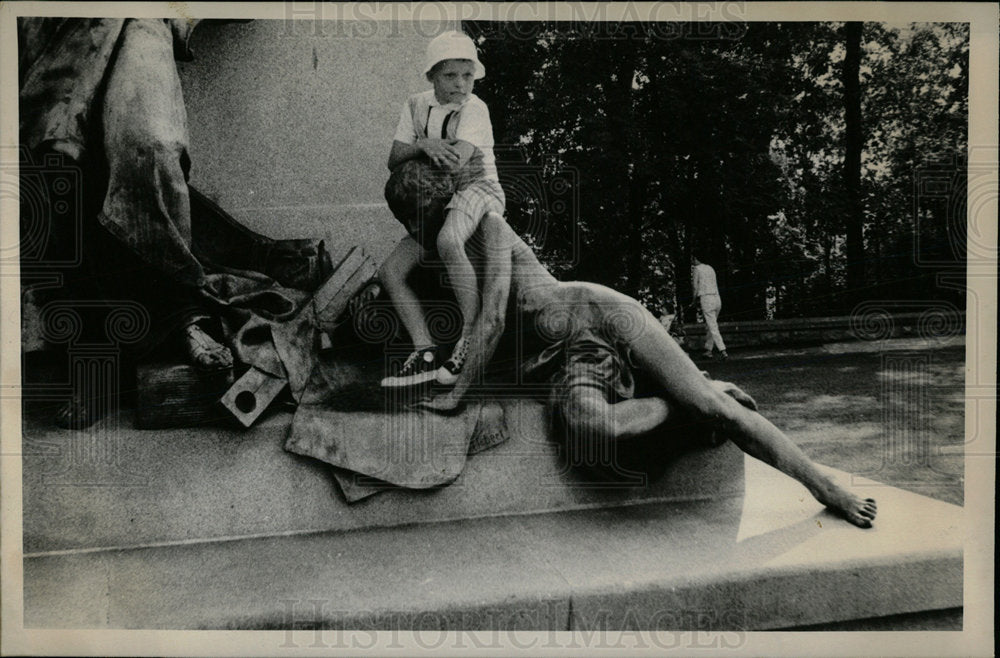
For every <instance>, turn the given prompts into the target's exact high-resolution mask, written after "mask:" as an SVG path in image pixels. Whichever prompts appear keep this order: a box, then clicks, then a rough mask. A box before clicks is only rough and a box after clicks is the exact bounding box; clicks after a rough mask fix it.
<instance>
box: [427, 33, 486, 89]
mask: <svg viewBox="0 0 1000 658" xmlns="http://www.w3.org/2000/svg"><path fill="white" fill-rule="evenodd" d="M446 59H470V60H472V63H473V64H475V71H476V72H475V74H474V79H476V80H479V79H480V78H485V77H486V67H485V66H483V64H482V62H480V61H479V56H478V55H477V54H476V44H474V43H472V39H470V38H469V36H468V35H467V34H462V33H461V32H455V31H451V32H444V33H442V34H439V35H437V36H436V37H434V40H433V41H431V42H430V43H429V44H428V45H427V63H426V64H425V65H424V75H427V73H428V72H429V71H430V70H431V69H432V68H434V65H435V64H437V63H438V62H440V61H442V60H446Z"/></svg>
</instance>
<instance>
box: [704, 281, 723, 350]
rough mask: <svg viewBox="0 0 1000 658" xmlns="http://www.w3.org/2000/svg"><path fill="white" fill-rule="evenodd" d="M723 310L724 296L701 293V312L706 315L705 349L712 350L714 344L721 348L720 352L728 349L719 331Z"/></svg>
mask: <svg viewBox="0 0 1000 658" xmlns="http://www.w3.org/2000/svg"><path fill="white" fill-rule="evenodd" d="M721 310H722V298H721V297H719V296H718V295H701V314H702V315H704V316H705V326H706V327H707V329H706V331H705V351H706V352H711V351H712V346H713V345H715V346H716V347H718V348H719V351H720V352H724V351H725V350H726V344H725V343H724V342H722V334H720V333H719V311H721Z"/></svg>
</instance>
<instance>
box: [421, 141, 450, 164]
mask: <svg viewBox="0 0 1000 658" xmlns="http://www.w3.org/2000/svg"><path fill="white" fill-rule="evenodd" d="M417 146H418V147H420V150H421V151H423V152H424V153H426V154H427V157H429V158H430V159H431V162H433V163H434V164H435V165H436V166H438V167H442V168H445V169H451V168H452V167H455V166H456V165H458V163H459V160H460V156H459V152H458V149H456V148H455V147H454V146H452V145H451V143H449V142H448V141H447V140H444V139H429V138H428V139H421V140H417Z"/></svg>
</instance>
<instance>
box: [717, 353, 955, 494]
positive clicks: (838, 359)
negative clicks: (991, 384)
mask: <svg viewBox="0 0 1000 658" xmlns="http://www.w3.org/2000/svg"><path fill="white" fill-rule="evenodd" d="M732 356H733V358H732V359H731V360H729V361H728V362H726V363H717V362H711V361H703V360H699V361H698V363H699V364H700V365H702V367H704V368H705V369H706V370H708V371H709V372H710V373H711V374H712V376H713V377H715V378H717V379H726V380H729V381H733V382H736V383H738V384H739V385H740V386H742V387H743V388H744V389H745V390H746V391H747V392H749V393H750V394H751V395H753V396H754V397H755V398H756V400H757V402H758V404H759V405H760V408H761V411H762V412H763V413H764V414H765V415H766V416H767V417H768V418H770V419H771V420H773V421H774V422H775V424H777V425H778V426H779V427H781V428H782V429H784V430H786V431H787V432H788V433H789V435H790V436H791V437H792V438H793V439H794V440H795V441H796V442H797V443H798V444H799V445H800V446H802V448H803V450H805V451H806V453H807V454H809V456H810V457H812V458H813V459H815V460H816V461H819V462H821V463H824V464H828V465H830V466H833V467H835V468H839V469H841V470H844V471H848V472H850V473H855V474H858V475H864V476H865V477H868V478H871V479H873V480H877V481H880V482H884V483H886V484H891V485H893V486H897V487H900V488H903V489H908V490H910V491H913V492H916V493H920V494H923V495H926V496H930V497H932V498H937V499H939V500H943V501H946V502H949V503H953V504H956V505H961V504H962V503H963V498H964V481H963V480H964V478H963V475H964V473H963V456H964V448H965V446H963V443H964V436H965V429H964V428H965V344H964V342H963V341H959V340H955V339H953V340H950V341H928V340H922V339H910V338H905V339H896V340H887V341H871V342H860V341H859V342H851V343H834V344H828V345H821V346H816V347H807V348H789V349H783V350H774V349H770V350H765V349H755V350H747V351H744V352H739V351H736V352H733V353H732ZM973 448H974V446H972V445H970V446H968V449H969V450H973Z"/></svg>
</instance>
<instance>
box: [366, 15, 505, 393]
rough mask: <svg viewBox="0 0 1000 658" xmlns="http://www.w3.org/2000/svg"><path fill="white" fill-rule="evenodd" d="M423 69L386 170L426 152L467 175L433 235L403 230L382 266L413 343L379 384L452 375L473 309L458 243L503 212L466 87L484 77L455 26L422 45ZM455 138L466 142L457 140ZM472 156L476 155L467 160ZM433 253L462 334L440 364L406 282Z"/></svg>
mask: <svg viewBox="0 0 1000 658" xmlns="http://www.w3.org/2000/svg"><path fill="white" fill-rule="evenodd" d="M424 74H425V75H426V77H427V80H428V82H430V83H431V84H432V85H433V89H429V90H427V91H424V92H421V93H418V94H414V95H413V96H410V97H409V99H407V101H406V103H405V104H404V105H403V110H402V113H401V115H400V118H399V124H398V126H397V128H396V134H395V138H394V140H393V143H392V150H391V151H390V153H389V163H388V164H389V169H390V170H392V169H395V168H396V167H397V166H399V165H400V164H401V163H403V162H406V161H407V160H411V159H413V158H418V157H427V158H429V159H430V161H431V163H433V164H434V165H435V166H436V167H437V168H438V169H439V170H441V171H442V173H447V172H448V171H451V170H455V169H462V170H463V171H469V172H472V173H470V175H469V176H468V177H466V178H465V180H464V181H463V183H462V184H461V185H460V186H459V187H458V189H456V191H455V192H454V194H453V195H452V197H451V200H450V202H449V203H448V205H447V206H446V214H445V223H444V227H443V228H442V230H441V232H440V233H439V234H438V235H437V237H436V239H434V240H433V241H430V242H429V243H428V244H420V243H419V242H418V241H417V240H415V239H414V238H413V237H411V236H407V237H405V238H403V239H402V240H401V241H400V243H399V244H398V245H397V246H396V248H395V250H394V251H393V252H392V254H391V255H390V256H389V257H388V258H387V259H386V261H385V263H384V264H383V265H382V269H381V271H380V273H379V276H380V279H381V281H382V283H383V285H384V286H385V289H386V292H387V293H388V294H389V297H390V299H391V300H392V302H393V305H394V306H395V308H396V311H397V313H398V314H399V317H400V320H401V321H402V323H403V326H404V327H406V329H407V331H408V332H409V334H410V339H411V340H412V342H413V352H411V354H410V355H409V356H408V357H407V359H406V360H405V361H404V362H403V363H402V365H401V366H400V367H399V368H398V369H397V370H396V371H395V372H393V373H391V374H390V376H388V377H386V378H385V379H383V380H382V382H381V383H382V386H384V387H405V386H413V385H416V384H422V383H425V382H429V381H432V380H437V382H438V383H441V384H445V385H450V384H454V382H455V381H456V380H457V379H458V374H459V373H460V372H461V371H462V368H463V366H464V363H465V359H466V355H467V351H468V345H469V333H470V331H471V328H472V325H473V323H474V322H475V320H476V316H477V315H478V311H479V306H478V300H479V297H478V283H477V280H476V273H475V270H474V269H473V267H472V264H471V263H470V262H469V258H468V256H467V255H466V253H465V243H466V242H467V241H468V239H469V238H470V237H471V236H472V234H473V233H474V232H475V230H476V227H477V226H478V225H479V221H480V220H481V218H482V217H483V216H485V215H486V214H487V213H488V212H491V211H492V212H496V213H498V214H500V215H503V213H504V203H505V200H504V193H503V189H502V188H501V187H500V182H499V179H498V176H497V169H496V163H495V159H494V156H493V127H492V125H491V124H490V115H489V110H488V109H487V107H486V104H485V103H484V102H483V101H482V100H480V99H479V97H477V96H476V95H475V94H473V93H472V88H473V85H474V82H475V80H479V79H481V78H483V77H484V76H485V75H486V70H485V68H484V67H483V65H482V64H481V63H480V62H479V58H478V56H477V53H476V46H475V44H474V43H473V42H472V39H470V38H469V37H468V36H466V35H465V34H461V33H459V32H445V33H444V34H441V35H440V36H438V37H436V38H435V39H434V40H433V41H431V43H430V44H429V45H428V48H427V59H426V62H425V66H424ZM458 140H462V141H464V142H467V143H468V144H465V145H464V146H463V145H462V144H461V143H459V141H458ZM473 147H474V148H473ZM473 154H475V157H476V158H478V160H477V161H476V162H471V163H470V161H469V160H470V158H472V157H474V156H473ZM470 165H471V166H470ZM397 217H398V216H397ZM401 221H404V224H405V223H406V220H404V219H401ZM434 251H436V252H437V254H438V255H439V256H440V258H441V260H442V261H443V262H444V265H445V269H446V270H447V272H448V279H449V281H450V284H451V287H452V289H453V290H454V292H455V297H456V299H457V301H458V306H459V310H460V311H461V314H462V334H461V337H460V338H459V339H458V342H457V343H456V344H455V347H454V349H453V351H452V353H451V356H450V357H449V358H448V359H447V360H446V361H445V362H444V363H443V364H442V365H441V366H440V367H439V366H438V355H437V346H436V345H435V344H434V340H433V339H432V337H431V336H430V334H429V333H428V332H427V329H426V325H425V323H424V321H423V311H422V310H421V307H420V302H419V300H418V299H417V296H416V294H415V293H414V291H413V289H412V288H411V286H410V285H409V284H408V282H407V278H408V277H409V275H410V274H411V273H412V272H413V270H414V268H415V267H416V266H417V264H418V263H419V262H420V261H421V260H423V259H424V258H426V257H427V256H428V254H429V253H430V252H434Z"/></svg>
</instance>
